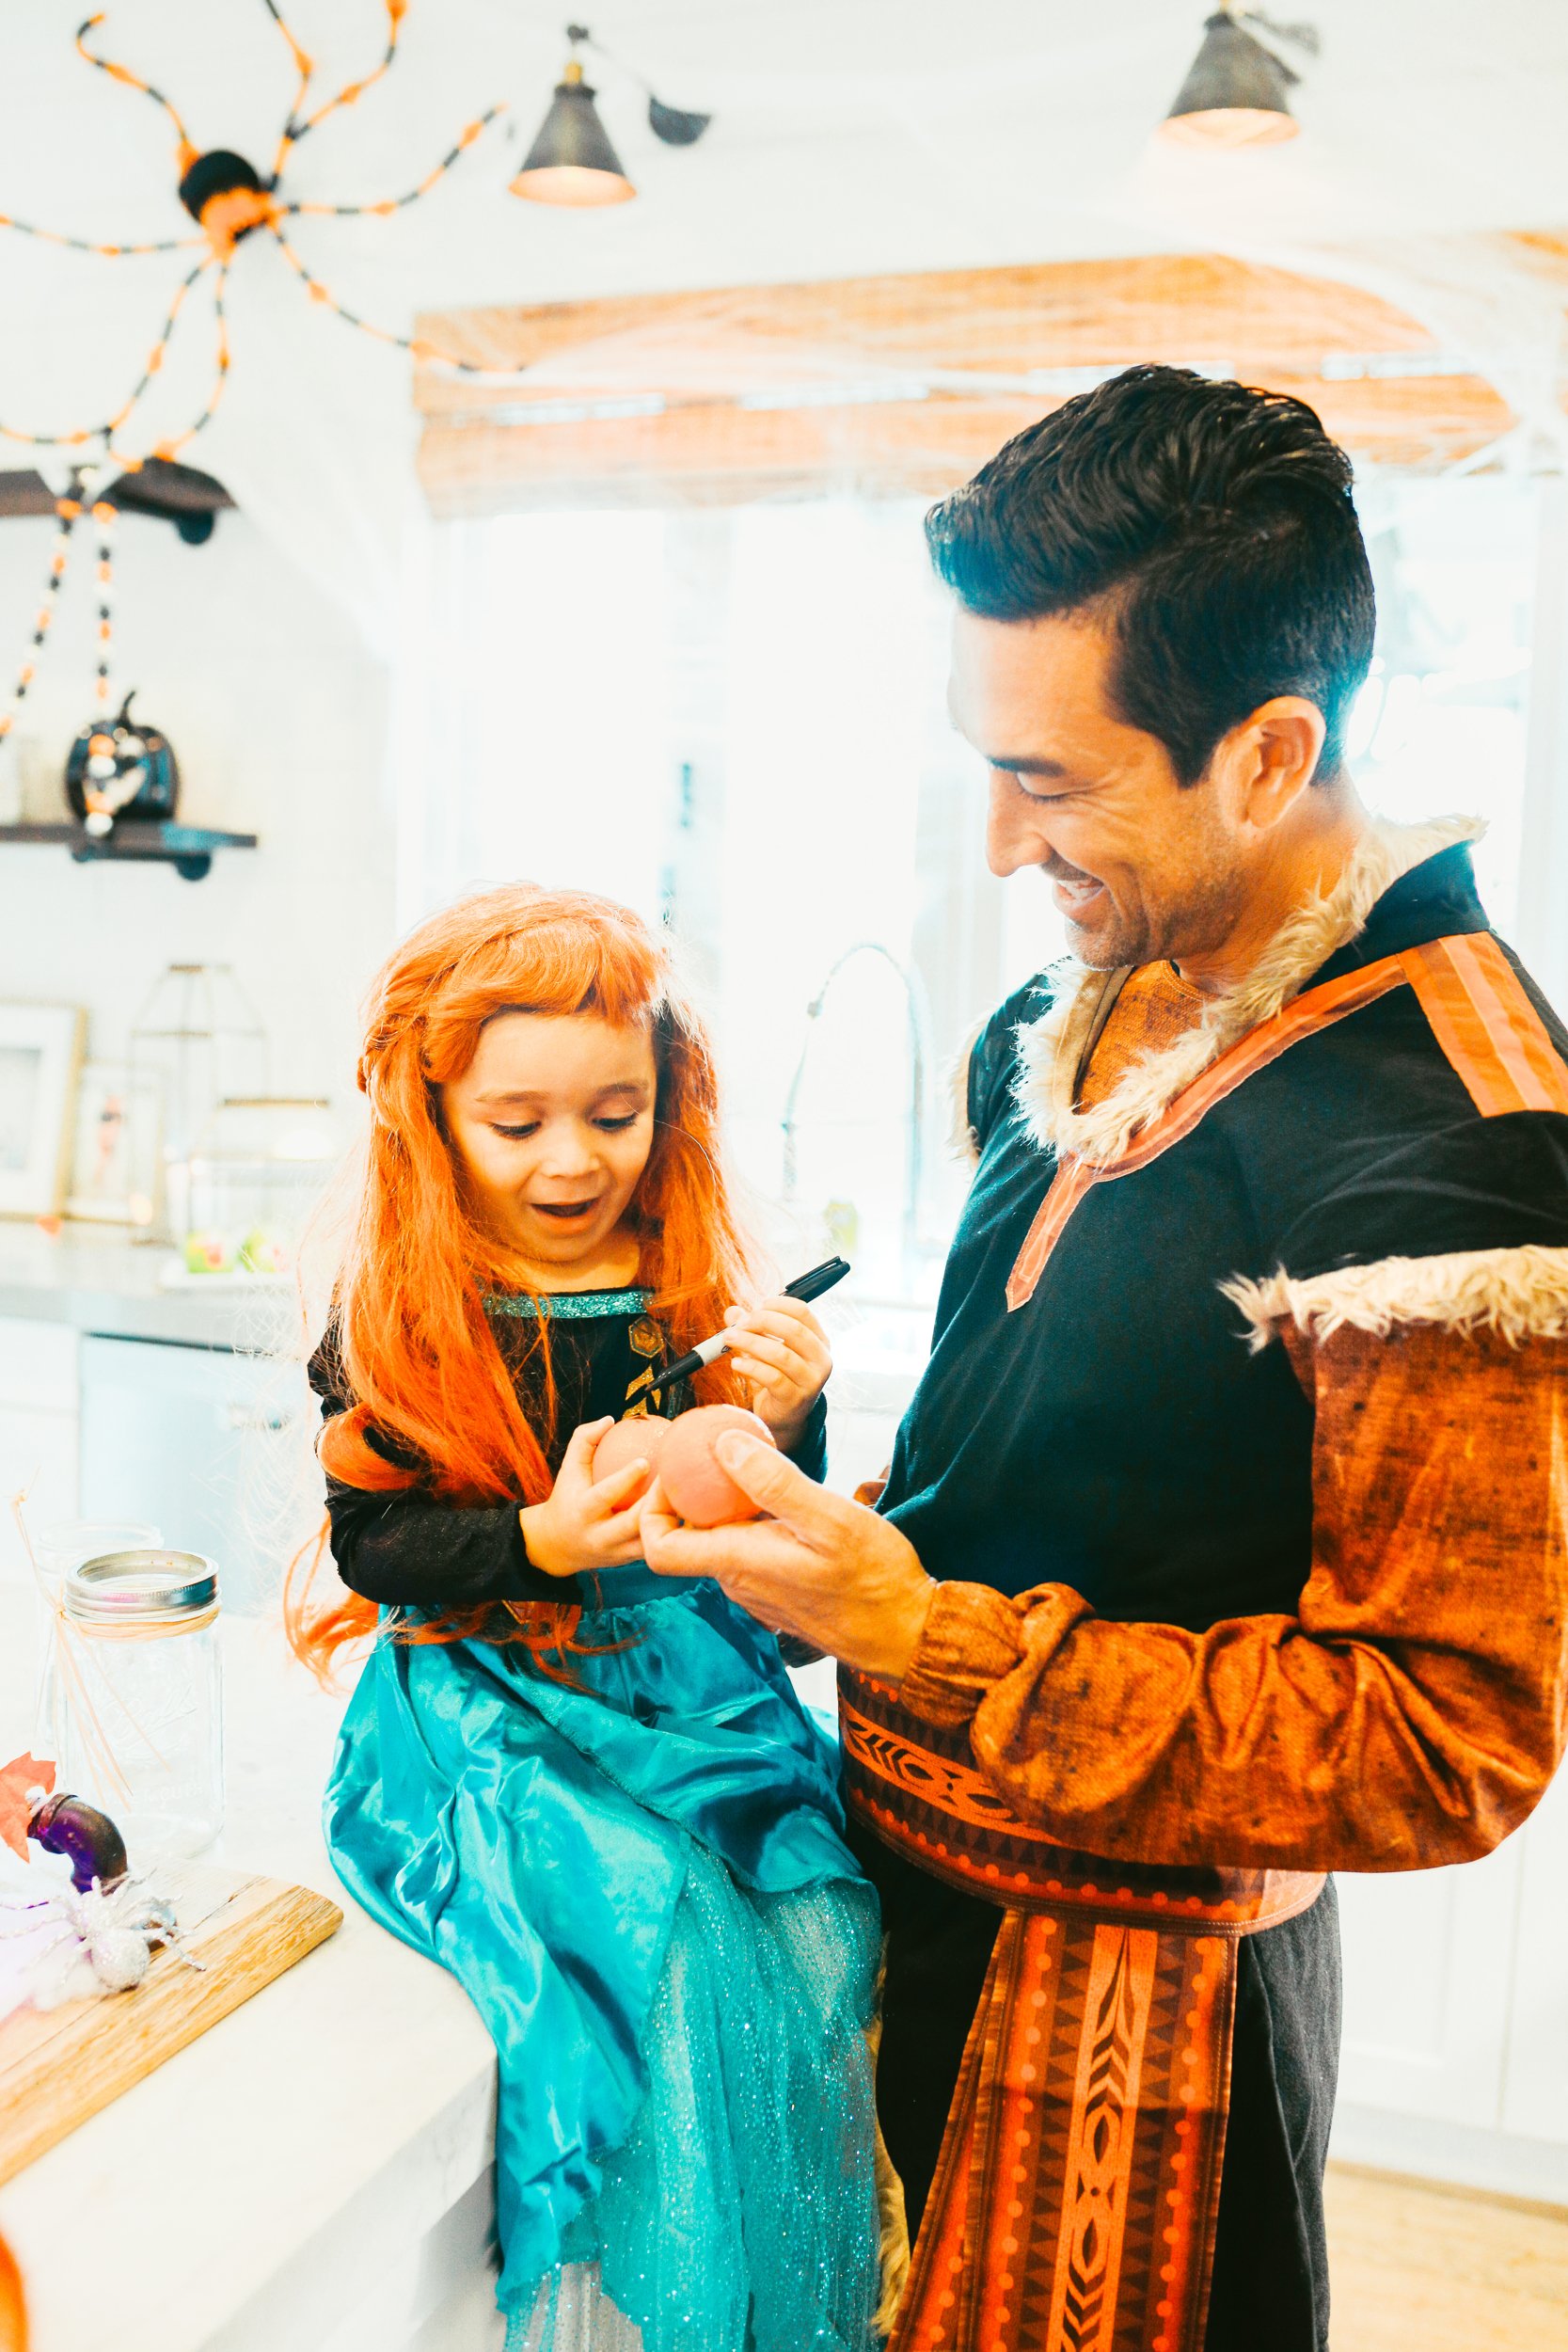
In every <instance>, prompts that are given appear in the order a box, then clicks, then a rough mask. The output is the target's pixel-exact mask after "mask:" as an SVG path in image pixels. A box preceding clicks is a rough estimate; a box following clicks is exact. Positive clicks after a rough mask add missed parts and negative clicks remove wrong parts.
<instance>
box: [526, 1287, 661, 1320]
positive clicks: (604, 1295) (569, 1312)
mask: <svg viewBox="0 0 1568 2352" xmlns="http://www.w3.org/2000/svg"><path fill="white" fill-rule="evenodd" d="M652 1300H653V1293H652V1291H553V1292H549V1293H546V1295H545V1296H544V1297H543V1298H542V1299H540V1298H534V1297H531V1295H530V1294H529V1293H528V1292H527V1291H524V1292H521V1293H519V1295H517V1296H516V1297H515V1298H513V1297H509V1296H506V1295H503V1294H501V1293H499V1292H498V1293H496V1294H495V1295H492V1296H491V1297H488V1298H486V1300H485V1302H484V1309H485V1312H486V1313H487V1314H492V1315H522V1316H524V1317H525V1318H527V1319H528V1320H530V1321H533V1322H537V1320H538V1317H539V1312H540V1310H541V1308H543V1309H544V1310H545V1311H546V1313H547V1314H548V1316H549V1318H550V1321H551V1322H552V1323H581V1322H586V1321H587V1319H588V1317H589V1316H590V1315H645V1314H646V1313H647V1311H648V1308H649V1306H650V1304H651V1303H652Z"/></svg>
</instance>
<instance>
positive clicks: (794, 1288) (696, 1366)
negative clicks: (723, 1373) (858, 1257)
mask: <svg viewBox="0 0 1568 2352" xmlns="http://www.w3.org/2000/svg"><path fill="white" fill-rule="evenodd" d="M848 1271H849V1261H848V1259H847V1258H829V1259H827V1260H825V1261H824V1263H822V1264H821V1265H814V1266H813V1267H812V1269H811V1272H810V1273H809V1274H800V1275H798V1276H797V1277H796V1279H795V1280H794V1281H793V1282H786V1283H785V1284H784V1296H785V1297H786V1298H798V1299H800V1302H801V1304H802V1305H804V1304H805V1303H806V1301H807V1300H809V1299H813V1298H820V1297H821V1295H822V1294H823V1292H824V1291H831V1290H832V1286H833V1284H834V1283H835V1282H842V1281H843V1279H844V1278H845V1276H846V1275H847V1273H848ZM729 1344H730V1335H729V1333H728V1332H727V1331H716V1332H715V1333H714V1335H713V1337H712V1339H711V1340H704V1341H703V1342H702V1343H701V1344H700V1345H699V1346H697V1347H694V1348H693V1349H692V1351H691V1353H690V1355H689V1356H683V1357H682V1358H681V1359H680V1360H679V1362H678V1363H673V1364H667V1365H666V1366H665V1368H664V1370H663V1371H662V1372H661V1373H658V1374H657V1375H655V1376H654V1377H653V1378H651V1379H650V1380H649V1382H648V1392H649V1394H650V1395H651V1394H653V1392H654V1391H656V1390H658V1389H667V1388H669V1387H670V1386H671V1385H672V1383H673V1382H674V1381H676V1380H689V1379H690V1377H691V1375H692V1374H693V1373H694V1372H701V1371H703V1369H704V1368H705V1366H706V1365H708V1364H711V1363H712V1361H713V1359H714V1358H715V1357H716V1356H722V1354H723V1353H724V1350H725V1349H726V1348H727V1347H728V1346H729Z"/></svg>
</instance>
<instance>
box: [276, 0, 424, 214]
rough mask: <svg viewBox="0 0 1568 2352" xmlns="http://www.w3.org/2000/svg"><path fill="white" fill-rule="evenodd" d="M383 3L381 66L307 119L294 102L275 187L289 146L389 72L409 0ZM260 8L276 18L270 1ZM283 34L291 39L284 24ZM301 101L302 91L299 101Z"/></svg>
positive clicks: (339, 93)
mask: <svg viewBox="0 0 1568 2352" xmlns="http://www.w3.org/2000/svg"><path fill="white" fill-rule="evenodd" d="M383 4H384V6H385V8H386V10H387V46H386V48H385V49H384V50H383V51H382V53H381V61H380V63H379V64H378V65H376V66H375V67H374V68H373V69H372V72H369V73H366V74H362V75H361V76H360V78H359V80H358V81H356V82H345V83H344V84H343V87H342V88H341V90H340V91H339V92H338V94H337V96H336V97H335V98H329V99H328V100H327V101H326V103H325V105H323V106H318V107H317V108H316V111H315V113H314V114H313V115H310V116H309V118H307V119H301V118H300V115H299V103H298V102H296V103H295V107H294V110H293V113H292V114H291V115H290V117H289V120H288V122H287V124H286V125H285V127H284V132H283V145H282V146H281V147H280V148H279V150H278V153H277V165H276V166H275V167H274V173H273V180H274V184H275V185H276V184H277V173H278V171H280V170H281V169H282V167H283V162H284V158H285V156H286V155H287V152H288V151H289V149H290V148H291V147H295V146H297V145H298V143H299V141H300V140H301V139H302V138H303V137H304V136H305V135H306V133H307V132H308V131H313V130H314V129H315V128H316V126H317V124H318V123H322V122H325V120H326V118H327V116H328V115H330V114H336V113H337V111H338V109H339V107H340V106H352V105H354V104H355V103H356V101H357V100H359V99H361V98H363V97H364V95H365V92H366V91H367V90H368V89H373V88H374V87H375V85H376V84H377V82H379V81H380V80H381V78H382V76H383V74H385V73H388V72H390V70H391V66H392V61H393V59H394V58H395V57H396V56H397V54H398V42H399V41H400V40H401V39H402V38H403V20H404V17H405V16H406V15H407V13H408V0H383ZM262 6H263V7H264V8H268V9H269V10H270V11H271V13H272V14H273V15H274V16H277V9H276V8H274V7H273V4H272V0H262ZM277 22H278V24H280V25H282V24H283V20H282V18H281V17H277ZM283 31H284V37H285V39H292V38H293V37H292V35H290V34H289V31H288V27H287V26H286V25H284V26H283ZM303 98H304V92H303V90H302V91H301V92H300V99H301V101H302V100H303Z"/></svg>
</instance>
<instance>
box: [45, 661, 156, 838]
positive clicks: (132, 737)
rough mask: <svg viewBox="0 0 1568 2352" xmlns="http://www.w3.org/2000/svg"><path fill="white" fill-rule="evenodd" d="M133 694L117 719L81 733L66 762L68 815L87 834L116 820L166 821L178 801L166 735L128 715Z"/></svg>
mask: <svg viewBox="0 0 1568 2352" xmlns="http://www.w3.org/2000/svg"><path fill="white" fill-rule="evenodd" d="M134 701H135V689H134V688H133V690H132V691H131V692H130V693H129V694H127V695H126V697H125V700H124V702H123V703H122V704H121V705H120V708H119V717H118V718H117V719H114V720H112V721H110V722H109V723H104V722H103V720H101V719H100V720H94V722H93V723H92V724H91V725H90V726H86V727H84V728H83V729H82V732H81V734H80V735H79V736H78V737H77V738H76V740H75V742H74V743H72V745H71V755H70V757H69V758H68V759H67V761H66V770H65V788H66V798H67V799H68V800H69V801H70V803H71V810H72V812H73V814H74V815H75V816H76V817H78V818H80V819H81V821H82V823H83V824H84V825H85V826H86V827H87V831H88V833H90V834H99V835H102V834H107V833H110V832H112V831H113V829H114V822H115V818H117V817H139V818H147V819H149V820H150V821H152V822H160V821H163V820H164V819H166V818H171V817H172V816H173V815H174V813H175V810H176V808H177V807H178V805H179V802H180V764H179V762H178V760H177V759H176V758H175V756H174V749H173V746H172V745H171V744H170V742H169V739H168V738H167V736H166V735H161V734H160V733H159V732H158V729H157V728H156V727H147V726H142V725H140V724H139V723H137V722H136V721H135V719H133V718H132V716H131V705H132V703H133V702H134Z"/></svg>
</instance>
